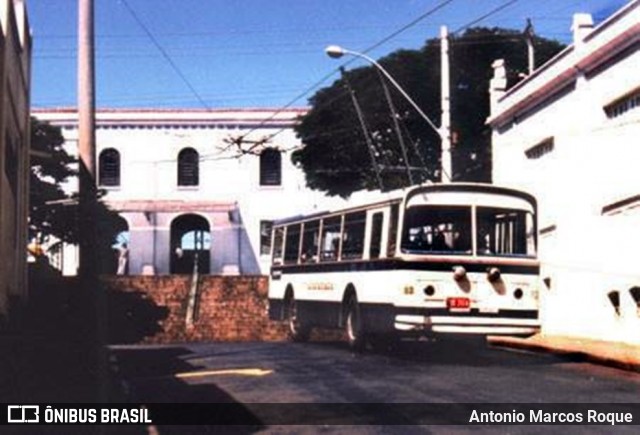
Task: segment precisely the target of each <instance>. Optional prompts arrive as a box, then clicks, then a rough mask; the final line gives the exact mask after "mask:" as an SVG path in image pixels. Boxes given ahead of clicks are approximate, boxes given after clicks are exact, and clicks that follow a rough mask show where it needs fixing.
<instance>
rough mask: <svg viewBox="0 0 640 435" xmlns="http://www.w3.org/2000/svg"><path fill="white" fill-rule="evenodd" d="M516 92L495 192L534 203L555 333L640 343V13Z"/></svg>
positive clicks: (497, 133) (498, 147)
mask: <svg viewBox="0 0 640 435" xmlns="http://www.w3.org/2000/svg"><path fill="white" fill-rule="evenodd" d="M572 30H573V34H574V40H573V44H572V45H570V46H568V47H567V48H566V49H565V50H563V51H562V52H561V53H559V54H558V55H557V56H555V57H554V58H553V59H551V60H550V61H549V62H547V63H546V64H545V65H543V66H541V67H540V68H538V69H537V70H535V71H534V72H533V73H532V74H531V75H529V76H528V77H527V78H525V79H524V80H523V81H521V82H520V83H518V84H517V85H516V86H514V87H512V88H511V89H509V90H505V87H506V86H505V85H506V80H505V79H504V74H505V71H504V65H503V63H502V62H501V61H496V62H495V63H494V79H493V80H492V83H491V116H490V118H489V120H488V123H489V124H490V126H491V128H492V131H493V138H492V139H493V180H494V182H495V183H496V184H500V185H511V186H514V187H518V188H522V189H525V190H527V191H529V192H531V193H533V194H534V195H535V196H536V197H537V198H538V201H539V207H540V225H539V233H540V254H541V259H542V261H543V274H544V278H546V280H545V281H546V283H547V285H548V288H547V289H546V290H545V291H544V292H543V297H544V300H543V303H544V306H543V312H542V317H543V319H542V320H543V331H544V332H545V333H549V334H562V335H570V336H581V337H591V338H599V339H606V340H613V341H624V342H630V343H640V268H639V266H638V265H639V264H640V262H639V260H640V253H639V252H640V170H638V162H640V146H639V145H640V139H639V138H640V51H639V48H640V1H638V0H635V1H631V2H629V3H628V4H627V5H626V6H625V7H624V8H622V9H621V10H619V11H618V12H616V13H615V14H614V15H612V16H611V17H609V18H608V19H607V20H606V21H604V22H602V23H600V24H599V25H597V26H594V25H593V20H592V18H591V16H589V15H588V14H576V15H575V16H574V20H573V27H572Z"/></svg>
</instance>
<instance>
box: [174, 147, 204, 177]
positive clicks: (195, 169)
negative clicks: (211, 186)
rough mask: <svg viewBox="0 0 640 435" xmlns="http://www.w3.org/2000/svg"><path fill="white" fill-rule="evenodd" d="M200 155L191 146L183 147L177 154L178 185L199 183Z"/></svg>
mask: <svg viewBox="0 0 640 435" xmlns="http://www.w3.org/2000/svg"><path fill="white" fill-rule="evenodd" d="M199 163H200V156H199V155H198V152H197V151H196V150H194V149H193V148H185V149H183V150H182V151H180V153H179V154H178V186H197V185H198V184H199V181H200V180H199Z"/></svg>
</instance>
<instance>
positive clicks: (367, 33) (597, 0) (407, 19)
mask: <svg viewBox="0 0 640 435" xmlns="http://www.w3.org/2000/svg"><path fill="white" fill-rule="evenodd" d="M625 3H627V0H580V1H572V0H94V5H95V37H96V41H95V45H96V54H95V56H96V105H97V107H98V108H117V107H127V108H200V109H217V108H244V107H258V108H281V107H304V106H306V105H307V104H308V101H307V99H308V98H309V97H311V96H312V95H313V93H314V92H315V91H316V90H317V89H319V87H323V86H329V85H330V84H331V83H332V82H333V81H334V80H335V79H337V78H338V74H337V72H336V71H337V68H338V67H339V66H340V65H341V64H343V63H344V62H345V60H346V59H341V60H336V59H331V58H329V57H328V56H326V55H325V53H324V48H325V47H326V46H328V45H334V44H337V45H341V46H343V47H346V48H348V49H350V50H354V51H358V52H367V53H368V55H369V56H371V57H373V58H376V59H377V58H380V57H383V56H385V55H387V54H389V53H391V52H393V51H395V50H397V49H400V48H404V49H418V48H420V47H421V46H423V45H424V42H425V41H426V40H427V39H431V38H435V37H437V36H438V35H439V29H440V26H441V25H446V26H447V27H448V28H449V31H450V32H452V33H455V32H456V31H458V30H464V29H465V28H467V27H468V26H469V25H475V26H485V27H493V26H498V27H504V28H511V29H517V30H522V29H524V27H525V24H526V19H527V18H530V19H531V20H532V23H533V25H534V28H535V31H536V33H537V34H538V35H540V36H543V37H546V38H551V39H557V40H559V41H561V42H564V43H570V42H571V32H570V26H571V17H572V15H573V14H574V13H576V12H588V13H591V14H592V15H593V17H594V21H595V22H596V24H597V23H598V22H600V21H602V20H603V19H605V18H606V17H607V16H609V15H610V14H611V13H613V12H615V11H616V10H617V9H618V8H620V7H621V6H623V5H624V4H625ZM77 4H78V0H27V8H28V13H29V19H30V25H31V30H32V35H33V40H34V50H33V71H32V97H31V98H32V106H33V107H37V108H53V107H74V106H76V102H77V91H76V88H77V84H76V80H77V59H76V54H77V23H78V17H77V16H78V11H77ZM483 17H484V18H483ZM391 36H393V37H391ZM373 46H375V48H374V49H372V50H371V51H367V50H368V49H369V48H370V47H373ZM355 60H356V61H353V59H352V62H351V63H350V64H349V65H348V68H351V67H355V66H360V65H364V64H365V63H364V61H362V60H360V59H355Z"/></svg>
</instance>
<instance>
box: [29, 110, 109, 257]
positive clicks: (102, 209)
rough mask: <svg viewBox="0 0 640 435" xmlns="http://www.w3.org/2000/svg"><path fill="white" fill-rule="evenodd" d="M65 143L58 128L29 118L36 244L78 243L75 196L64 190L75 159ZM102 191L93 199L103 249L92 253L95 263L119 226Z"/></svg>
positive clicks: (32, 234) (31, 201)
mask: <svg viewBox="0 0 640 435" xmlns="http://www.w3.org/2000/svg"><path fill="white" fill-rule="evenodd" d="M64 142H65V140H64V137H63V136H62V132H61V131H60V128H58V127H55V126H52V125H51V124H49V123H46V122H41V121H39V120H37V119H35V118H31V178H30V183H31V184H30V195H29V207H30V209H29V237H30V239H35V240H37V241H38V242H39V243H43V242H46V241H48V240H49V239H50V238H51V237H54V238H56V239H58V240H61V241H64V242H67V243H72V244H77V243H78V242H79V238H80V234H79V228H78V216H79V212H78V207H79V206H78V195H77V193H68V192H67V191H65V189H64V186H65V184H66V183H68V182H69V181H70V179H72V178H75V177H77V170H75V169H74V168H75V167H77V160H76V159H75V158H73V157H72V156H70V155H69V154H68V153H67V152H66V150H65V149H64ZM103 194H104V192H101V191H99V192H98V198H96V201H92V204H93V207H94V208H95V216H96V222H97V230H96V239H97V246H100V247H101V248H102V249H101V250H100V251H99V252H96V253H95V254H96V262H97V264H99V263H101V262H102V260H103V259H104V258H107V257H106V255H107V252H108V251H109V250H110V249H111V245H112V244H113V242H114V241H115V236H116V235H117V234H116V232H117V227H118V226H117V225H118V224H117V220H116V219H117V218H118V215H117V213H115V212H114V211H112V210H110V209H109V208H108V207H107V206H106V205H105V204H104V202H102V201H100V196H102V195H103ZM103 255H104V256H103Z"/></svg>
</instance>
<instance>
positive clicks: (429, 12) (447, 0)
mask: <svg viewBox="0 0 640 435" xmlns="http://www.w3.org/2000/svg"><path fill="white" fill-rule="evenodd" d="M453 1H454V0H445V1H443V2H440V3H438V4H437V5H436V6H434V7H433V8H431V9H429V10H427V11H426V12H424V13H423V14H421V15H420V16H419V17H417V18H415V19H414V20H412V21H410V22H409V23H407V24H405V25H404V26H402V27H401V28H399V29H398V30H396V31H394V32H392V33H391V34H389V35H388V36H386V37H385V38H383V39H381V40H380V41H378V42H376V43H375V44H373V45H371V46H369V47H368V48H366V49H365V50H364V51H363V53H368V52H370V51H371V50H373V49H375V48H378V47H379V46H381V45H382V44H384V43H386V42H387V41H389V40H391V39H393V38H395V37H396V36H398V35H399V34H400V33H402V32H404V31H406V30H407V29H410V28H411V27H413V26H415V25H416V24H418V23H419V22H420V21H422V20H424V19H425V18H427V17H429V16H431V15H433V14H435V13H436V12H437V11H439V10H440V9H442V8H444V7H445V6H447V5H448V4H449V3H452V2H453ZM352 62H355V59H350V60H348V61H346V62H343V63H342V65H340V66H338V67H337V68H335V69H334V70H332V71H331V72H330V73H328V74H326V75H325V76H323V77H322V78H321V79H320V80H318V81H316V82H315V83H313V84H312V85H311V86H309V87H308V88H306V89H305V90H304V91H303V92H301V93H300V94H298V95H296V96H295V98H293V99H292V100H291V101H289V103H287V104H285V105H284V106H282V107H281V108H280V109H278V110H277V111H275V112H274V113H273V115H271V116H270V117H268V118H266V119H265V120H264V121H262V122H261V123H260V124H259V125H258V126H256V127H254V128H252V129H251V130H249V131H248V132H247V133H245V134H243V135H242V136H240V139H243V138H245V137H247V136H248V135H249V134H251V133H253V132H254V131H255V130H256V129H258V128H260V127H261V126H262V125H263V124H264V123H266V122H269V121H271V120H272V119H273V118H275V117H276V116H277V115H278V114H280V113H281V112H282V111H284V110H286V109H288V108H289V107H291V106H292V105H293V104H295V103H296V102H297V101H298V100H300V99H301V98H303V97H304V96H305V95H307V94H309V93H310V92H311V91H313V90H314V89H316V88H318V87H320V85H321V84H323V83H324V82H325V81H327V80H328V79H329V78H330V77H332V76H333V75H334V74H336V73H338V72H340V68H344V67H345V66H347V65H349V64H351V63H352ZM282 131H284V129H281V130H279V131H277V132H276V133H274V134H272V135H270V136H269V140H271V139H273V138H274V137H275V136H277V135H278V134H280V133H281V132H282Z"/></svg>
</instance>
